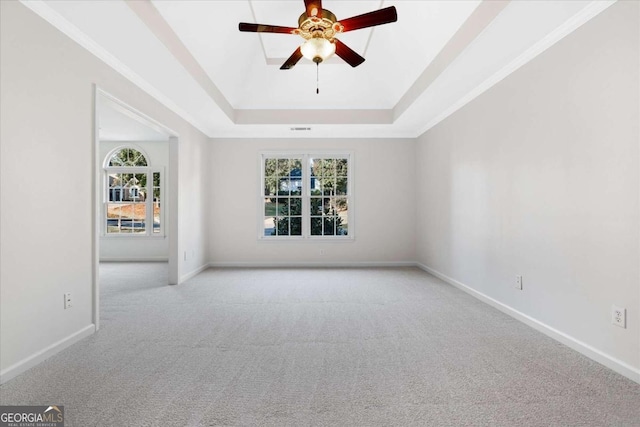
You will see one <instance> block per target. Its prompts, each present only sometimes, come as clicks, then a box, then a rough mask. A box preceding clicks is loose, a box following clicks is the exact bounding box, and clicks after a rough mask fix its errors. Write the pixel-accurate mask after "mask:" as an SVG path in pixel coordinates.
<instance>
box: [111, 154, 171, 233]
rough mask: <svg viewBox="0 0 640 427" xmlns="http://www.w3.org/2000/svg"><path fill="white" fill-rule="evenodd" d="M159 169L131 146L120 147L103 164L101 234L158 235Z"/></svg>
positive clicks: (159, 208) (159, 222) (159, 206)
mask: <svg viewBox="0 0 640 427" xmlns="http://www.w3.org/2000/svg"><path fill="white" fill-rule="evenodd" d="M161 189H162V187H161V172H160V171H154V170H153V169H152V168H150V165H149V162H148V159H147V158H146V157H145V155H144V154H142V153H141V152H140V151H138V150H136V149H134V148H120V149H118V150H116V151H115V152H113V153H112V154H110V155H109V157H108V160H107V162H106V165H105V197H104V217H103V220H104V233H105V234H106V235H142V236H145V235H146V236H150V235H161V234H162V233H163V230H162V221H161V217H162V216H161V196H162V194H161V191H162V190H161Z"/></svg>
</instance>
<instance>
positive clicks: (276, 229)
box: [261, 155, 350, 236]
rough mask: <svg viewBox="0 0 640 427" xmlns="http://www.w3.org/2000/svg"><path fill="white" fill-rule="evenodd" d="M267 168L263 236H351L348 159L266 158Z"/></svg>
mask: <svg viewBox="0 0 640 427" xmlns="http://www.w3.org/2000/svg"><path fill="white" fill-rule="evenodd" d="M303 165H307V166H305V168H306V169H305V170H303ZM263 167H264V171H263V173H264V175H263V176H264V181H263V183H262V187H263V188H264V194H263V196H261V197H262V198H261V200H262V201H263V202H262V203H263V209H262V211H263V217H262V220H261V223H262V227H263V230H262V233H261V234H262V235H263V236H303V235H304V234H305V233H306V235H307V236H346V235H348V231H347V230H348V223H349V221H348V220H349V215H348V212H349V211H348V201H349V197H350V194H349V159H348V158H346V157H332V156H325V157H316V156H311V155H305V156H301V157H281V158H278V157H273V158H271V157H265V158H264V160H263ZM303 207H304V209H303Z"/></svg>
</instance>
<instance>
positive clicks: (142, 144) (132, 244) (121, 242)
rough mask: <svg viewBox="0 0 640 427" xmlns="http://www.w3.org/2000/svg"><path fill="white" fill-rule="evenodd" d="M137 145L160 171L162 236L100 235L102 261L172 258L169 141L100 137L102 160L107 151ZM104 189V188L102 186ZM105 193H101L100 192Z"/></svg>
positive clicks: (164, 259) (100, 171) (151, 164)
mask: <svg viewBox="0 0 640 427" xmlns="http://www.w3.org/2000/svg"><path fill="white" fill-rule="evenodd" d="M124 146H127V147H134V148H138V149H140V150H142V152H143V153H145V154H146V156H147V161H148V164H149V166H150V167H151V168H152V169H153V170H159V171H160V172H161V176H160V179H161V183H160V184H161V186H162V194H161V200H162V205H161V209H163V212H164V214H163V215H164V217H163V218H162V219H163V227H165V231H164V233H163V235H162V236H138V235H136V236H122V235H118V236H105V235H103V236H101V237H100V260H101V261H167V260H168V259H169V239H168V238H167V237H166V236H167V224H168V223H169V221H170V212H169V210H168V209H167V204H166V203H165V201H166V200H168V199H167V198H166V195H167V190H168V186H167V179H168V171H169V143H168V142H166V141H130V142H124V141H100V154H99V158H100V159H101V161H103V160H105V159H106V157H107V155H108V154H109V153H111V152H112V151H113V150H115V149H116V148H119V147H124ZM98 174H99V175H100V177H101V178H100V179H101V181H100V182H102V177H103V176H104V169H102V168H100V170H98ZM103 191H104V190H103ZM101 197H102V196H101Z"/></svg>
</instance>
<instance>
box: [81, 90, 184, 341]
mask: <svg viewBox="0 0 640 427" xmlns="http://www.w3.org/2000/svg"><path fill="white" fill-rule="evenodd" d="M100 97H105V98H106V99H108V100H109V101H110V102H113V103H115V104H117V105H118V107H119V108H122V109H123V110H124V111H126V114H127V115H129V116H130V117H132V119H134V120H137V121H139V122H140V123H143V124H144V125H146V126H149V127H150V128H152V129H154V130H157V131H159V132H162V133H165V134H166V135H167V141H168V149H169V164H168V169H167V171H166V172H167V173H166V175H165V177H164V178H163V179H164V180H165V186H164V188H165V192H166V204H165V205H166V206H165V209H166V210H167V212H168V217H169V220H168V221H167V222H166V224H165V226H166V228H165V230H166V236H167V239H168V240H169V242H168V243H169V272H168V283H167V284H169V285H175V284H178V279H179V269H178V267H179V265H178V262H179V259H178V254H179V250H178V242H179V239H178V231H179V230H178V223H179V222H178V188H179V186H178V176H179V175H178V165H179V161H178V156H179V154H180V150H179V148H180V145H179V135H178V133H177V132H175V131H174V130H172V129H171V128H169V127H167V126H165V125H163V124H162V123H160V122H158V121H156V120H155V119H153V118H151V117H150V116H148V115H146V114H144V113H143V112H141V111H139V110H137V109H135V108H133V107H131V106H130V105H129V104H127V103H126V102H124V101H122V100H120V99H118V98H116V97H115V96H113V95H111V94H110V93H109V92H107V91H106V90H104V89H102V88H100V87H99V86H97V85H96V84H94V85H93V144H92V150H91V151H92V157H93V159H92V167H91V174H92V176H91V183H92V189H93V191H92V193H93V197H92V199H93V200H92V206H91V215H92V220H91V226H92V244H91V252H92V254H91V258H92V264H93V265H92V294H93V298H92V300H93V304H92V318H93V319H92V320H93V324H94V325H95V328H96V331H97V330H98V329H100V275H99V269H100V234H101V233H100V228H101V227H100V226H101V223H100V218H99V217H100V215H101V212H102V178H101V176H102V175H101V174H102V163H103V162H102V160H103V159H101V158H100V107H99V105H98V100H99V98H100Z"/></svg>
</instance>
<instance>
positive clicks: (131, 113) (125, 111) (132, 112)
mask: <svg viewBox="0 0 640 427" xmlns="http://www.w3.org/2000/svg"><path fill="white" fill-rule="evenodd" d="M96 95H97V96H99V97H100V99H101V101H102V103H103V105H104V106H108V107H110V108H111V109H113V110H114V111H117V112H118V113H120V114H122V115H124V116H126V117H128V118H130V119H131V120H133V121H135V122H137V123H140V124H141V125H143V126H146V127H148V128H149V129H151V130H153V131H155V132H158V133H159V134H162V135H164V136H166V137H167V139H169V138H170V137H178V136H179V135H178V133H177V132H176V131H174V130H173V129H171V128H169V127H167V126H165V125H163V124H162V123H160V122H158V121H157V120H155V119H154V118H152V117H150V116H148V115H146V114H144V113H143V112H142V111H139V110H137V109H135V108H133V107H131V106H130V105H128V104H127V103H125V102H123V101H122V100H120V99H118V98H116V97H115V96H113V95H111V94H110V93H109V92H106V91H104V90H103V89H102V88H100V87H97V88H96Z"/></svg>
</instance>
